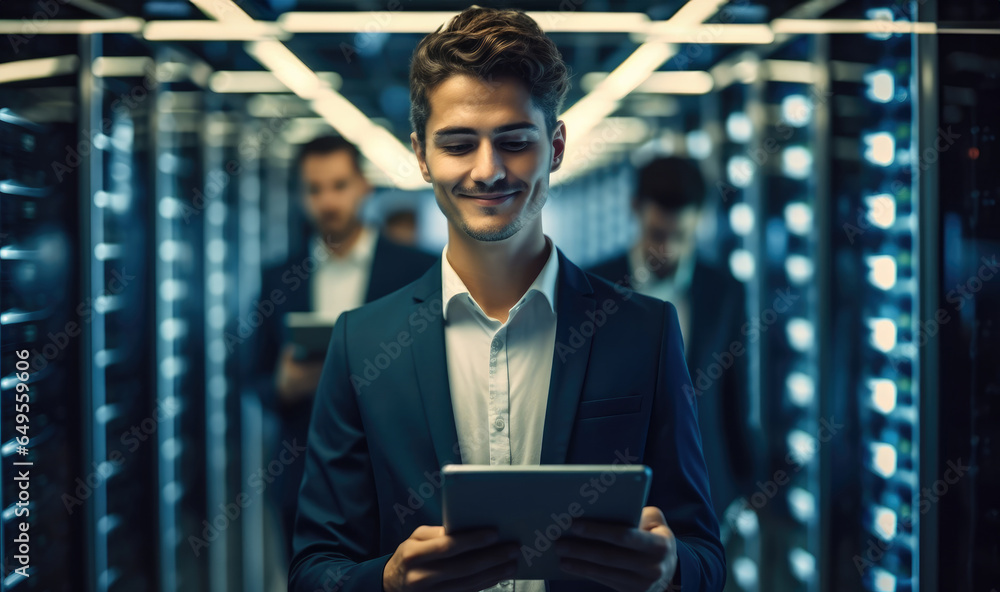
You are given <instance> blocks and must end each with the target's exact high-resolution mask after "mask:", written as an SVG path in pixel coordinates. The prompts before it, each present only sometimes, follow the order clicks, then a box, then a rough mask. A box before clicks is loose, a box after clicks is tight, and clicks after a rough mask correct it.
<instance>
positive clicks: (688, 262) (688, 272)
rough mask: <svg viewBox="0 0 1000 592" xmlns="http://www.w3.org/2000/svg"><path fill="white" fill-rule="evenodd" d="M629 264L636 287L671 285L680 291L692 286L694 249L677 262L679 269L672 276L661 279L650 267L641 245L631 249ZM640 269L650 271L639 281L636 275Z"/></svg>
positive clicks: (633, 283)
mask: <svg viewBox="0 0 1000 592" xmlns="http://www.w3.org/2000/svg"><path fill="white" fill-rule="evenodd" d="M629 266H630V267H631V270H632V278H631V280H632V285H633V286H635V287H636V288H640V287H644V286H651V285H660V286H670V287H671V288H672V289H674V290H678V291H686V290H687V289H688V288H689V287H690V286H691V278H692V276H693V275H694V251H693V250H692V251H691V252H690V253H688V255H687V256H686V257H683V258H682V259H681V260H680V261H678V262H677V271H675V272H674V274H673V275H672V276H670V277H667V278H663V279H660V278H659V277H658V276H657V275H656V273H655V272H653V270H651V269H649V266H648V265H647V264H646V259H645V258H644V257H643V251H642V248H641V247H638V246H637V247H636V248H633V249H629ZM638 269H645V270H646V271H647V272H648V273H646V278H647V279H646V280H645V281H639V279H638V277H637V276H636V270H638Z"/></svg>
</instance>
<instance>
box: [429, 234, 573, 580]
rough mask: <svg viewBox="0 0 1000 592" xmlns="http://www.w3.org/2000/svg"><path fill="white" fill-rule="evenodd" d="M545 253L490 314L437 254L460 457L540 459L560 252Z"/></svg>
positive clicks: (473, 460)
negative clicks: (502, 308)
mask: <svg viewBox="0 0 1000 592" xmlns="http://www.w3.org/2000/svg"><path fill="white" fill-rule="evenodd" d="M545 241H546V244H547V246H548V249H549V257H548V260H547V261H546V262H545V265H544V266H543V267H542V270H541V271H540V272H539V273H538V276H537V277H536V278H535V280H534V282H532V284H531V285H530V286H529V287H528V290H527V291H526V292H525V293H524V295H522V296H521V298H520V299H519V300H518V301H517V303H516V304H514V306H512V307H511V309H510V314H509V316H508V318H507V322H506V323H502V322H500V321H499V320H497V319H493V318H490V317H489V316H488V315H487V314H486V313H485V312H484V311H483V309H482V307H481V306H480V305H479V303H477V302H476V301H475V300H474V299H473V298H472V296H471V295H470V294H469V289H468V288H467V287H466V285H465V282H463V281H462V279H461V278H460V277H458V274H457V273H456V272H455V270H454V268H452V266H451V263H449V261H448V246H447V245H445V247H444V250H443V251H442V253H441V294H442V302H443V303H444V304H443V309H442V313H443V316H444V337H445V351H446V358H447V364H448V382H449V385H450V390H451V403H452V407H453V408H454V411H455V427H456V430H457V433H458V443H459V446H460V448H461V456H462V463H464V464H484V465H537V464H539V463H540V461H541V451H542V431H543V428H544V425H545V407H546V405H547V403H548V393H549V378H550V375H551V373H552V355H553V351H554V349H555V340H556V294H555V292H556V279H557V277H558V275H559V257H558V255H557V253H556V248H555V245H553V244H552V240H551V239H549V238H548V237H545ZM547 589H548V587H547V585H546V583H545V581H544V580H505V581H503V582H501V583H500V584H498V585H496V586H493V587H491V588H487V590H489V591H491V592H493V591H496V592H511V591H516V592H544V591H545V590H547Z"/></svg>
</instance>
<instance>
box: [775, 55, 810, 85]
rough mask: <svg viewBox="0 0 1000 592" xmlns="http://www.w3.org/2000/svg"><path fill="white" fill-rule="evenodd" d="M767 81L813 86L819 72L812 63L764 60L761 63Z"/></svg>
mask: <svg viewBox="0 0 1000 592" xmlns="http://www.w3.org/2000/svg"><path fill="white" fill-rule="evenodd" d="M762 64H763V66H764V69H765V72H766V73H767V79H768V80H773V81H776V82H798V83H801V84H814V83H815V82H817V81H818V74H819V71H818V70H817V68H816V66H815V64H813V63H812V62H804V61H799V60H764V61H763V62H762Z"/></svg>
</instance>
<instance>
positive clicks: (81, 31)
mask: <svg viewBox="0 0 1000 592" xmlns="http://www.w3.org/2000/svg"><path fill="white" fill-rule="evenodd" d="M144 23H145V21H143V20H142V19H141V18H136V17H123V18H115V19H94V20H70V19H66V20H55V19H49V20H47V21H42V22H37V21H30V22H27V21H26V20H24V21H21V20H17V21H14V20H7V21H0V34H4V35H27V34H30V35H87V34H90V33H140V32H142V26H143V24H144Z"/></svg>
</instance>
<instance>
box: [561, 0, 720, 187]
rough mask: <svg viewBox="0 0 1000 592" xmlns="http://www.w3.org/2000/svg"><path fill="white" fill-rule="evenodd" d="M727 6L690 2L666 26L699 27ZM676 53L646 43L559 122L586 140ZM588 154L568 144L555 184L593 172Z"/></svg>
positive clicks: (572, 134)
mask: <svg viewBox="0 0 1000 592" xmlns="http://www.w3.org/2000/svg"><path fill="white" fill-rule="evenodd" d="M725 3H726V0H690V1H689V2H687V3H686V4H684V6H682V7H681V8H680V9H679V10H678V11H677V13H676V14H674V16H673V17H671V18H670V19H669V20H667V21H666V22H667V23H670V24H672V25H677V26H694V25H700V24H701V23H703V22H704V21H705V19H707V18H709V17H710V16H712V15H713V14H715V13H716V12H718V10H719V7H720V6H722V5H724V4H725ZM676 53H677V46H676V45H672V44H666V43H661V42H647V43H643V44H642V45H640V46H639V47H638V48H636V50H635V51H634V52H633V53H632V55H630V56H629V57H627V58H626V59H625V61H623V62H622V63H621V64H620V65H619V66H618V67H617V68H615V69H614V70H613V71H612V72H611V73H610V74H608V76H607V78H605V79H604V80H602V81H601V82H600V83H599V84H598V85H597V86H596V87H595V88H594V90H592V91H591V92H589V93H588V94H586V95H584V97H583V98H581V99H580V100H579V101H577V102H576V103H575V104H574V105H573V106H572V107H570V108H569V109H567V110H566V111H565V112H564V113H563V114H562V116H561V117H560V119H562V120H563V122H565V124H566V133H567V134H568V135H569V137H571V138H572V137H578V138H579V137H583V136H586V135H587V134H588V133H589V132H590V131H591V130H593V129H594V127H596V126H597V124H598V123H599V122H600V121H601V120H602V119H604V118H605V117H608V116H609V115H611V114H612V113H614V111H615V109H617V108H618V103H619V101H621V99H622V98H624V97H625V96H626V95H628V94H629V93H630V92H632V91H633V90H635V89H636V88H637V87H638V86H639V85H640V84H642V83H643V82H645V81H646V79H647V78H649V76H650V74H652V73H653V72H655V71H656V70H658V69H659V68H660V66H662V65H663V64H664V62H666V61H667V60H669V59H670V58H671V57H673V56H674V55H676ZM587 150H588V147H587V146H586V145H580V143H579V142H577V143H573V142H568V143H567V146H566V157H565V158H564V160H563V166H562V167H560V169H559V171H557V173H556V174H555V175H554V176H553V180H552V182H553V183H554V184H558V183H561V182H564V181H566V180H568V179H570V178H572V177H573V176H575V175H578V174H580V173H581V172H583V171H585V170H587V169H588V168H590V167H591V166H592V163H593V162H594V159H593V158H588V157H587V156H586V155H585V154H584V153H585V151H587Z"/></svg>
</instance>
